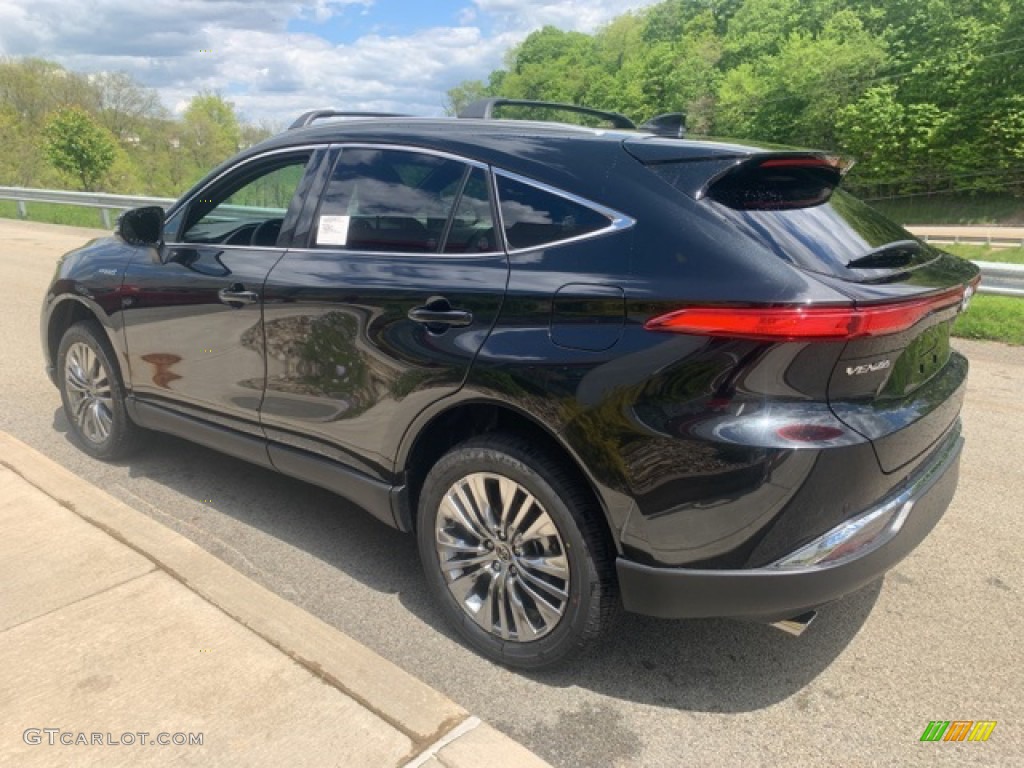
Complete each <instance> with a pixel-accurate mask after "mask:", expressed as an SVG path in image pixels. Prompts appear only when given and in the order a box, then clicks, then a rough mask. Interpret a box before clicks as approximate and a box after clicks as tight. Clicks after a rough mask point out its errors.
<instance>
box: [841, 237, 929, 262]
mask: <svg viewBox="0 0 1024 768" xmlns="http://www.w3.org/2000/svg"><path fill="white" fill-rule="evenodd" d="M923 254H924V249H923V248H922V247H921V244H920V243H919V242H917V241H916V240H897V241H896V242H894V243H888V244H887V245H883V246H881V247H880V248H874V249H872V250H870V251H868V252H867V253H865V254H864V255H863V256H859V257H858V258H856V259H853V260H852V261H849V262H847V263H846V268H847V269H900V268H901V267H907V266H910V265H911V264H913V263H914V262H915V261H917V259H918V257H920V256H921V255H923Z"/></svg>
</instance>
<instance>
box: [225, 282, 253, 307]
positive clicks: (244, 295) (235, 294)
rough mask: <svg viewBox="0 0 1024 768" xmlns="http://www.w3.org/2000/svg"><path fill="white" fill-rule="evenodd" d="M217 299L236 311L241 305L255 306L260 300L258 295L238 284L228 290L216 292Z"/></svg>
mask: <svg viewBox="0 0 1024 768" xmlns="http://www.w3.org/2000/svg"><path fill="white" fill-rule="evenodd" d="M217 298H218V299H220V300H221V303H223V304H227V305H228V306H231V307H235V308H236V309H237V308H238V307H241V306H242V305H243V304H255V303H256V302H258V301H259V300H260V295H259V294H258V293H256V292H255V291H247V290H245V288H243V287H242V285H241V284H240V283H235V284H234V285H232V286H231V287H230V288H221V289H220V290H219V291H217Z"/></svg>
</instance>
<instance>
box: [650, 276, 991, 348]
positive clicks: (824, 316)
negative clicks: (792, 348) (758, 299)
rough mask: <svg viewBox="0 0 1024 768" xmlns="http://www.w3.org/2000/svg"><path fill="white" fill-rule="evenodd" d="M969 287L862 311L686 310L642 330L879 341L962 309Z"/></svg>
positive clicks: (658, 319)
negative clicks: (933, 316)
mask: <svg viewBox="0 0 1024 768" xmlns="http://www.w3.org/2000/svg"><path fill="white" fill-rule="evenodd" d="M973 285H974V283H972V285H971V286H967V287H966V288H965V287H964V286H960V287H957V288H954V289H952V290H949V291H944V292H943V293H939V294H933V295H932V296H928V297H927V298H922V299H910V300H907V301H898V302H889V303H886V304H869V305H867V306H862V307H854V306H846V307H815V306H782V307H740V308H729V307H687V308H685V309H680V310H676V311H675V312H669V313H667V314H664V315H660V316H659V317H655V318H652V319H650V320H648V321H647V322H646V323H645V324H644V328H646V329H647V330H649V331H671V332H674V333H688V334H693V335H696V336H729V337H733V338H740V339H757V340H764V341H815V340H817V341H845V340H847V339H859V338H863V337H865V336H884V335H885V334H889V333H899V332H901V331H905V330H907V329H908V328H911V327H913V326H914V325H915V324H916V323H917V322H918V321H919V320H921V319H922V318H924V317H925V316H927V315H929V314H931V313H932V312H936V311H939V310H942V309H946V308H948V307H951V306H954V305H956V304H962V302H963V301H964V296H965V293H966V292H967V291H968V290H971V291H972V290H973Z"/></svg>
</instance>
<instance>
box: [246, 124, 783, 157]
mask: <svg viewBox="0 0 1024 768" xmlns="http://www.w3.org/2000/svg"><path fill="white" fill-rule="evenodd" d="M353 141H355V142H359V141H365V142H373V143H376V142H380V143H385V144H406V145H410V146H430V147H435V148H438V149H443V148H444V147H449V148H450V149H451V151H453V152H456V153H459V154H466V150H467V149H469V148H472V147H478V148H480V150H481V151H482V152H483V153H484V154H486V155H488V156H493V155H509V156H518V154H519V153H517V151H516V145H517V142H518V143H519V145H520V146H522V143H523V142H530V143H532V142H545V143H548V144H551V145H561V146H563V147H564V146H567V145H573V144H577V145H587V146H589V147H591V148H596V147H599V146H601V145H606V146H609V147H610V146H621V145H622V143H623V142H626V141H629V142H643V143H645V144H646V143H657V144H658V145H661V146H671V147H673V148H674V149H675V151H676V152H681V153H683V154H687V155H688V154H691V153H692V154H697V155H701V156H715V155H745V154H751V153H754V152H758V151H762V150H763V149H768V148H769V147H767V146H759V145H756V144H752V143H750V144H748V143H746V142H744V143H739V142H732V141H718V140H711V139H692V138H685V139H666V138H663V137H658V136H655V135H654V134H650V133H645V132H643V131H629V130H622V129H613V128H591V127H588V126H582V125H571V124H568V123H558V122H541V121H533V120H494V119H488V120H481V119H472V118H451V117H450V118H428V117H385V118H347V119H343V120H331V121H323V122H320V123H318V124H314V125H311V126H309V127H305V128H296V129H292V130H287V131H284V132H282V133H279V134H277V135H276V136H273V137H271V138H269V139H267V140H266V141H264V142H262V143H261V144H259V145H257V146H255V147H253V148H252V151H266V150H268V149H278V148H286V147H289V146H302V145H308V144H323V143H343V142H353ZM471 156H472V154H471ZM481 159H483V158H481Z"/></svg>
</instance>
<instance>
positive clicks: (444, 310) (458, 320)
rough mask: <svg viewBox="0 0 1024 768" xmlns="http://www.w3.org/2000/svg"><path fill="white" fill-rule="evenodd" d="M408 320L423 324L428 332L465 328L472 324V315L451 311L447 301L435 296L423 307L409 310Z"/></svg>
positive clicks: (455, 310)
mask: <svg viewBox="0 0 1024 768" xmlns="http://www.w3.org/2000/svg"><path fill="white" fill-rule="evenodd" d="M408 317H409V319H410V320H412V321H413V322H416V323H423V324H424V325H425V326H427V328H428V330H436V329H438V328H442V329H443V328H444V327H449V328H465V327H466V326H467V325H471V324H472V323H473V313H472V312H467V311H466V310H464V309H452V305H451V304H450V303H449V302H448V299H446V298H444V297H441V296H435V297H433V298H431V299H430V300H429V301H427V303H426V305H425V306H422V307H416V308H415V309H410V310H409V315H408Z"/></svg>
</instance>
